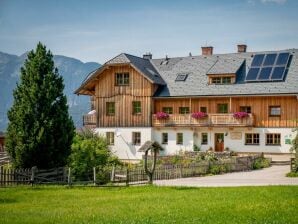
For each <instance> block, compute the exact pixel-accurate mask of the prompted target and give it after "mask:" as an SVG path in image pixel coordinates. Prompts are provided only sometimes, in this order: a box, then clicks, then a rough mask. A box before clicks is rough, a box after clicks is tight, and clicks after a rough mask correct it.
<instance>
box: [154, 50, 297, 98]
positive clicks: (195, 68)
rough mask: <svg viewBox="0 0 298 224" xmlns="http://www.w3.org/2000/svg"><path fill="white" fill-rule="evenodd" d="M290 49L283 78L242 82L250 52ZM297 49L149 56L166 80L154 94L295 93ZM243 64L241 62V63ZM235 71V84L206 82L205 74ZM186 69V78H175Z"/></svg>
mask: <svg viewBox="0 0 298 224" xmlns="http://www.w3.org/2000/svg"><path fill="white" fill-rule="evenodd" d="M281 52H289V53H290V54H291V55H292V58H291V63H290V67H289V70H288V72H287V75H286V77H285V80H284V81H280V82H250V83H248V82H245V76H246V74H247V72H248V69H249V66H250V64H251V61H252V58H253V55H255V54H260V53H281ZM297 56H298V49H289V50H282V51H270V52H269V51H267V52H246V53H231V54H214V55H211V56H202V55H201V56H188V57H177V58H169V59H168V63H162V62H163V61H164V60H166V59H165V58H164V59H152V60H150V61H151V63H152V64H153V65H154V67H155V68H156V69H157V71H158V73H159V74H160V76H161V77H162V79H163V80H164V81H165V82H166V85H165V86H161V87H160V88H159V90H158V91H157V92H156V94H155V97H179V96H220V95H274V94H298V57H297ZM241 65H242V66H241ZM226 72H227V73H230V72H232V73H233V72H235V73H236V72H237V78H236V83H235V84H225V85H209V84H208V76H207V74H211V73H214V74H220V73H222V74H223V73H226ZM181 73H187V74H188V77H187V79H186V80H185V81H180V82H177V81H175V79H176V77H177V74H181Z"/></svg>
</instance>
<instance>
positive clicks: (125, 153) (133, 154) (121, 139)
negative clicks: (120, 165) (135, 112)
mask: <svg viewBox="0 0 298 224" xmlns="http://www.w3.org/2000/svg"><path fill="white" fill-rule="evenodd" d="M95 131H96V132H97V133H98V134H99V135H102V136H104V137H105V136H106V132H114V133H115V144H114V145H113V146H110V149H111V151H112V152H113V153H114V154H115V155H117V156H118V157H119V158H120V159H123V160H135V159H141V158H142V154H143V153H141V152H138V149H139V148H140V147H141V146H142V145H143V144H144V143H145V142H146V141H148V140H151V139H152V128H151V127H131V128H125V127H124V128H96V129H95ZM116 132H117V133H119V134H120V135H119V136H118V137H117V135H116ZM132 132H141V145H133V144H132Z"/></svg>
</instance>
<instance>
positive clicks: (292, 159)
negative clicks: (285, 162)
mask: <svg viewBox="0 0 298 224" xmlns="http://www.w3.org/2000/svg"><path fill="white" fill-rule="evenodd" d="M291 171H292V172H297V164H296V159H295V158H291Z"/></svg>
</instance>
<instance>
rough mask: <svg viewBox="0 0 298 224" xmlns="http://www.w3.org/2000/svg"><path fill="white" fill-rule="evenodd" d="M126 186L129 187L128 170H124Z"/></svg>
mask: <svg viewBox="0 0 298 224" xmlns="http://www.w3.org/2000/svg"><path fill="white" fill-rule="evenodd" d="M126 186H129V169H128V167H127V168H126Z"/></svg>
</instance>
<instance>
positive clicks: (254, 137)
mask: <svg viewBox="0 0 298 224" xmlns="http://www.w3.org/2000/svg"><path fill="white" fill-rule="evenodd" d="M248 135H250V137H249V138H248ZM248 139H251V142H247V140H248ZM244 145H260V133H245V135H244Z"/></svg>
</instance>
